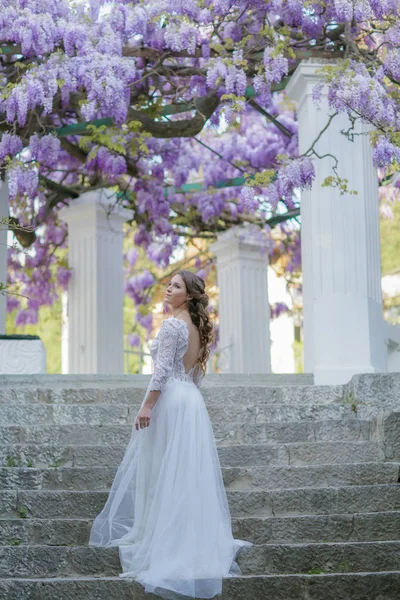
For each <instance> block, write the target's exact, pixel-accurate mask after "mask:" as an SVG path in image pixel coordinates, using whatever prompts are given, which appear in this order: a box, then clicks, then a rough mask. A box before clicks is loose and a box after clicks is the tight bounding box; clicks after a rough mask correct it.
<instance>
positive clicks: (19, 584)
mask: <svg viewBox="0 0 400 600" xmlns="http://www.w3.org/2000/svg"><path fill="white" fill-rule="evenodd" d="M399 588H400V571H391V572H380V573H379V572H378V573H340V574H320V575H264V576H248V577H230V578H228V579H224V581H223V589H222V594H221V595H220V596H218V598H219V599H220V600H240V599H243V598H246V599H247V598H249V599H251V600H265V599H266V598H268V599H270V600H350V599H351V600H398V598H399ZM2 594H3V595H2ZM3 597H4V598H6V599H7V600H54V598H60V599H62V600H76V599H79V600H94V598H95V599H96V600H149V598H151V599H153V598H156V597H155V596H152V595H151V594H146V593H145V591H144V589H143V587H142V586H140V584H138V583H136V582H135V581H132V580H130V579H121V578H119V577H109V578H105V577H102V578H99V577H97V578H96V577H81V578H77V577H75V578H67V579H66V578H55V579H18V578H15V579H3V580H0V598H3Z"/></svg>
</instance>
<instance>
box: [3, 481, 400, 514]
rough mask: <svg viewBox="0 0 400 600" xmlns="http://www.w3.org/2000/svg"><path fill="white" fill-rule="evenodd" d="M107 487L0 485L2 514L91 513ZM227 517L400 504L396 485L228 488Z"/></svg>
mask: <svg viewBox="0 0 400 600" xmlns="http://www.w3.org/2000/svg"><path fill="white" fill-rule="evenodd" d="M107 496H108V494H107V492H104V491H103V492H98V491H96V492H92V491H91V492H88V491H85V492H76V491H58V490H57V491H43V490H41V491H37V490H26V491H11V490H9V491H1V492H0V514H1V515H2V517H3V518H6V517H8V518H15V517H18V516H20V517H21V518H26V517H28V518H44V517H46V518H59V517H61V518H94V517H95V516H96V515H97V514H98V513H99V512H100V511H101V509H102V508H103V506H104V503H105V501H106V499H107ZM227 496H228V501H229V506H230V511H231V515H232V517H268V516H275V517H276V516H291V515H301V514H305V515H313V514H320V515H321V514H325V515H327V514H331V513H345V514H349V513H354V512H387V511H397V510H400V485H398V484H395V485H391V484H382V485H373V486H369V485H364V486H339V487H325V488H292V489H281V490H228V491H227Z"/></svg>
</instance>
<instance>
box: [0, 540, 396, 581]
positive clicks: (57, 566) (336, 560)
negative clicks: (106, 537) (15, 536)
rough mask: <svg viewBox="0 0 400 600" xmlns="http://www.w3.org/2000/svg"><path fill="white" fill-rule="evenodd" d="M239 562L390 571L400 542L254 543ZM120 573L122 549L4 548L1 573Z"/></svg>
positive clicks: (300, 569) (272, 570) (259, 570)
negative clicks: (120, 551)
mask: <svg viewBox="0 0 400 600" xmlns="http://www.w3.org/2000/svg"><path fill="white" fill-rule="evenodd" d="M237 562H238V564H239V566H240V568H241V571H242V574H243V575H274V574H283V573H286V574H297V573H304V574H306V573H309V572H310V571H318V572H320V573H343V572H344V573H360V572H371V571H372V572H378V571H392V570H395V569H396V568H398V566H399V564H400V541H390V542H361V543H360V542H349V543H337V542H332V543H325V544H263V545H255V546H253V547H252V548H248V549H246V550H245V551H244V552H242V553H241V554H240V555H239V557H238V559H237ZM120 572H121V565H120V560H119V551H118V548H93V547H88V546H75V547H70V546H8V547H7V546H3V547H0V577H66V576H67V577H68V576H72V577H73V576H98V577H111V576H116V575H118V574H119V573H120Z"/></svg>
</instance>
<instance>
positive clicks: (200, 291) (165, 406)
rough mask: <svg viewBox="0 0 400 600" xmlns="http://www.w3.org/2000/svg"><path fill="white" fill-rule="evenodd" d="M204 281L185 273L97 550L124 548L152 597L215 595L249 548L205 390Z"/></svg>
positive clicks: (172, 290)
mask: <svg viewBox="0 0 400 600" xmlns="http://www.w3.org/2000/svg"><path fill="white" fill-rule="evenodd" d="M204 289H205V284H204V280H203V279H202V278H201V277H199V276H197V275H195V274H194V273H192V272H190V271H187V270H183V271H179V272H178V273H177V274H176V275H174V277H172V279H171V281H170V282H169V284H168V287H167V290H166V294H165V302H166V303H167V304H168V305H169V306H170V307H171V308H172V312H173V317H170V318H168V319H165V320H164V322H163V324H162V326H161V329H160V332H159V334H158V336H157V337H156V339H155V340H154V342H153V344H152V346H151V355H152V358H153V362H154V373H153V375H152V377H151V380H150V383H149V385H148V388H147V390H146V394H145V397H144V400H143V402H142V405H141V407H140V410H139V412H138V414H137V416H136V420H135V427H134V428H133V431H132V436H131V439H130V442H129V444H128V447H127V450H126V452H125V456H124V458H123V460H122V463H121V465H120V466H119V468H118V471H117V474H116V476H115V479H114V481H113V483H112V487H111V491H110V494H109V497H108V499H107V502H106V505H105V507H104V508H103V510H102V512H101V513H100V514H99V515H98V516H97V518H96V520H95V521H94V523H93V526H92V530H91V534H90V541H89V544H90V545H92V546H118V547H119V553H120V560H121V565H122V570H123V573H122V574H121V575H120V577H129V578H133V579H135V580H136V581H138V582H139V583H141V584H142V585H143V586H144V588H145V591H146V592H152V593H154V594H157V595H159V596H161V597H163V598H176V597H179V595H184V596H189V597H193V598H213V597H214V596H215V595H216V594H220V593H221V591H222V578H223V577H230V576H232V575H239V574H240V569H239V566H238V565H237V563H236V562H235V558H236V556H237V553H238V551H239V550H240V548H242V547H243V546H251V544H250V543H249V542H244V541H241V540H235V539H234V538H233V536H232V529H231V517H230V511H229V507H228V501H227V497H226V492H225V488H224V484H223V480H222V473H221V467H220V463H219V457H218V453H217V449H216V445H215V438H214V435H213V431H212V427H211V422H210V419H209V415H208V413H207V409H206V406H205V403H204V399H203V396H202V394H201V392H200V386H201V381H202V377H203V376H204V373H205V366H206V363H207V359H208V356H209V353H210V349H209V345H210V344H211V343H212V341H213V326H212V323H211V321H210V318H209V313H208V311H207V305H208V296H207V294H205V293H204Z"/></svg>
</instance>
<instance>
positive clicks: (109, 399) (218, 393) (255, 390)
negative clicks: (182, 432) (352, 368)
mask: <svg viewBox="0 0 400 600" xmlns="http://www.w3.org/2000/svg"><path fill="white" fill-rule="evenodd" d="M149 381H150V379H149ZM145 392H146V388H145V387H142V386H137V385H132V386H125V387H85V388H81V387H77V388H74V387H72V386H71V387H68V386H66V387H64V388H40V387H39V388H38V387H36V388H35V387H27V386H22V387H8V386H5V387H2V388H0V404H1V405H6V404H10V405H16V404H18V405H27V404H28V405H29V404H53V405H62V404H111V405H115V404H117V405H118V404H121V405H124V404H125V405H131V404H140V403H141V402H142V400H143V397H144V394H145ZM201 394H202V396H203V398H204V400H205V402H206V404H207V405H213V404H220V403H221V402H223V403H224V404H230V403H235V404H236V403H238V401H240V402H241V403H243V404H253V403H265V404H291V403H293V404H313V405H322V404H331V403H333V402H342V399H343V386H341V385H332V386H328V385H316V386H313V385H304V386H297V385H296V386H293V385H289V386H288V385H281V386H274V387H271V386H265V385H263V386H249V385H240V386H239V385H230V384H229V382H227V385H224V386H223V387H220V386H218V387H211V386H209V387H202V388H201Z"/></svg>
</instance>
